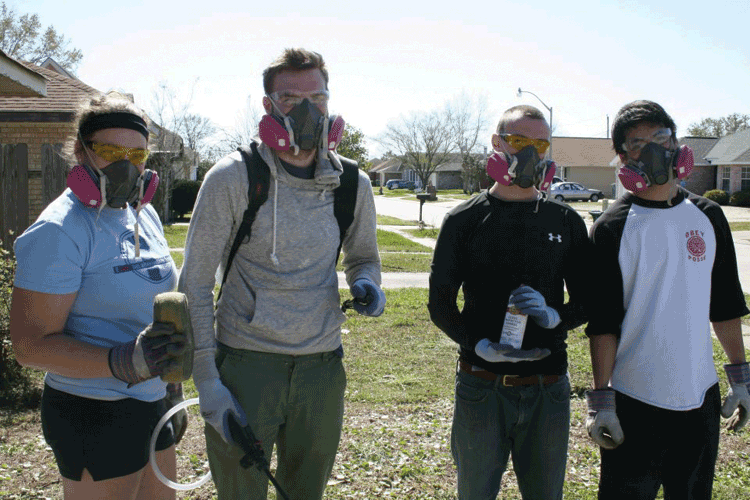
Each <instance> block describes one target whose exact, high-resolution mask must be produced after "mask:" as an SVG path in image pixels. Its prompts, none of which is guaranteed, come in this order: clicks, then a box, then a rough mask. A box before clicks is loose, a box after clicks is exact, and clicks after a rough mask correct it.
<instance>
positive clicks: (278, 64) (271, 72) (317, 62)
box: [263, 49, 328, 94]
mask: <svg viewBox="0 0 750 500" xmlns="http://www.w3.org/2000/svg"><path fill="white" fill-rule="evenodd" d="M305 69H319V70H320V72H321V73H323V80H324V81H325V83H326V89H327V88H328V70H327V69H326V63H325V62H324V61H323V56H321V55H320V54H318V53H317V52H313V51H310V50H305V49H284V52H283V53H282V54H281V55H280V56H279V57H278V58H277V59H276V60H275V61H274V62H272V63H271V64H270V65H269V66H268V67H267V68H266V69H265V70H263V90H264V91H265V92H266V94H270V93H271V92H273V79H274V78H276V75H278V74H279V73H281V72H282V71H302V70H305Z"/></svg>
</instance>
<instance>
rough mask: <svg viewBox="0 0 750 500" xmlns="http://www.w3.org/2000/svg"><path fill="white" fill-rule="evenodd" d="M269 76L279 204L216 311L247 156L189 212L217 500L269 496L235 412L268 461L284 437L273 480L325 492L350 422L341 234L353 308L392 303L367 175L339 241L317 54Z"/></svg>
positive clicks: (272, 206) (271, 198)
mask: <svg viewBox="0 0 750 500" xmlns="http://www.w3.org/2000/svg"><path fill="white" fill-rule="evenodd" d="M263 83H264V89H265V96H264V98H263V106H264V108H265V111H266V113H267V114H266V115H265V116H264V117H263V120H262V121H261V124H260V125H261V126H260V138H261V141H262V143H261V144H259V145H258V147H257V152H254V153H253V154H257V155H260V158H261V159H262V161H263V162H265V164H267V165H268V168H269V169H270V181H269V188H268V200H267V201H266V202H265V203H263V204H262V205H261V206H260V208H259V209H258V212H257V215H256V218H255V221H254V222H253V225H252V235H251V237H250V239H249V241H247V242H245V243H244V244H242V245H240V247H239V250H238V251H237V253H236V255H235V256H234V260H233V262H232V263H231V265H230V266H229V269H228V273H227V274H226V281H225V282H224V284H223V290H222V293H221V295H220V298H219V300H218V302H217V304H216V306H215V308H214V294H213V291H214V287H215V285H216V278H215V277H216V276H217V269H218V271H219V272H221V273H222V274H223V273H224V271H225V267H226V266H227V259H228V256H229V253H230V252H229V250H230V247H231V246H232V243H233V241H234V238H235V235H236V233H237V230H238V227H239V225H240V223H241V222H242V216H243V213H244V211H245V209H246V208H247V206H248V182H249V181H248V176H247V170H246V166H245V163H244V162H243V160H242V157H241V155H240V153H238V152H234V153H232V154H230V155H229V156H227V157H225V158H223V159H222V160H220V161H219V162H218V163H217V164H216V165H214V166H213V168H211V169H210V170H209V172H208V174H206V178H205V180H204V181H203V184H202V186H201V189H200V192H199V194H198V199H197V201H196V203H195V208H194V210H193V213H192V217H191V223H190V229H189V231H188V235H187V241H186V243H185V262H184V265H183V268H182V272H181V275H180V280H179V289H180V291H182V292H184V293H185V294H186V295H187V298H188V302H189V309H190V315H191V319H192V323H193V329H194V335H195V347H196V352H195V363H194V367H193V379H194V380H195V385H196V387H197V389H198V392H199V395H200V407H201V414H202V415H203V418H204V419H205V420H206V422H207V425H206V446H207V449H208V457H209V463H210V466H211V473H212V476H213V478H214V481H215V483H216V487H217V490H218V494H219V499H232V500H234V499H237V498H251V499H265V498H266V496H267V488H268V483H267V479H266V477H265V476H264V475H263V473H261V472H260V471H258V470H257V469H255V468H250V469H247V470H246V469H243V468H242V467H241V466H240V459H241V458H242V456H243V452H242V451H241V450H240V448H239V447H237V446H236V444H235V443H234V441H233V439H232V437H231V433H230V430H229V425H228V420H229V417H230V415H231V416H232V417H234V418H235V419H236V420H237V421H238V422H239V423H240V424H241V425H246V424H249V425H250V427H251V429H252V430H253V431H254V433H255V435H256V437H257V438H258V439H259V440H260V441H261V442H262V444H263V448H264V451H265V453H266V457H267V459H269V460H270V455H271V452H272V449H273V446H274V444H275V445H276V453H277V460H278V465H277V469H276V479H277V480H278V481H279V483H280V485H281V486H282V488H283V489H284V490H285V491H286V493H287V494H288V495H289V497H290V498H293V499H297V498H300V499H301V498H304V499H315V498H322V497H323V491H324V489H325V486H326V482H327V480H328V477H329V475H330V472H331V469H332V468H333V463H334V459H335V457H336V451H337V449H338V444H339V439H340V436H341V427H342V422H343V409H344V390H345V388H346V374H345V372H344V367H343V364H342V357H343V348H342V345H341V329H340V326H341V324H342V323H343V322H344V320H345V319H346V318H345V316H344V314H343V313H342V311H341V308H340V300H341V299H340V297H339V290H338V278H337V276H336V269H335V268H336V260H337V255H338V248H339V244H340V243H341V247H342V250H343V253H344V257H343V265H344V268H345V270H346V279H347V283H349V285H350V289H351V292H352V295H353V296H354V297H355V298H358V299H360V300H359V301H358V302H357V303H355V309H356V310H357V311H358V312H359V313H360V314H365V315H369V316H378V315H380V314H381V313H382V312H383V308H384V307H385V296H384V294H383V292H382V290H381V289H380V286H379V285H380V257H379V254H378V248H377V238H376V220H375V202H374V198H373V195H372V188H371V187H370V182H369V179H368V178H367V175H366V174H364V172H362V171H359V172H358V175H359V179H358V184H357V190H356V203H355V207H354V220H353V222H352V223H351V225H350V226H349V228H348V230H347V232H346V234H345V236H344V238H343V242H341V241H340V240H341V238H340V235H339V226H338V224H337V218H336V217H335V216H334V193H333V191H334V189H335V188H336V187H338V186H339V183H340V179H339V177H340V175H341V173H342V170H343V169H342V165H341V159H340V157H339V156H338V155H337V153H336V152H335V151H334V149H335V144H336V138H335V135H336V134H335V132H334V131H332V130H333V128H334V127H332V126H330V125H329V122H331V123H333V122H334V121H335V119H336V117H329V115H328V108H327V106H328V96H329V94H328V72H327V70H326V68H325V63H324V62H323V58H322V57H321V56H320V54H318V53H315V52H310V51H307V50H303V49H287V50H285V51H284V52H283V54H282V55H281V56H280V57H279V58H278V59H277V60H276V61H274V62H273V63H272V64H271V65H270V66H269V67H268V68H267V69H266V70H265V71H264V73H263ZM339 123H341V122H340V121H339ZM329 129H330V130H329ZM339 137H340V135H339Z"/></svg>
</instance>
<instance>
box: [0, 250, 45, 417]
mask: <svg viewBox="0 0 750 500" xmlns="http://www.w3.org/2000/svg"><path fill="white" fill-rule="evenodd" d="M15 273H16V261H15V259H14V258H13V256H12V255H11V254H10V252H9V251H7V250H5V249H4V248H2V246H1V245H0V407H7V406H15V405H17V404H24V405H31V406H33V405H34V404H35V403H36V402H38V401H39V396H40V391H39V389H38V388H36V387H35V386H34V384H33V383H32V380H31V374H32V371H31V370H28V369H25V368H23V367H22V366H21V365H19V364H18V361H16V357H15V355H14V354H13V345H12V343H11V340H10V304H11V294H12V293H13V277H14V276H15Z"/></svg>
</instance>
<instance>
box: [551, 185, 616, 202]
mask: <svg viewBox="0 0 750 500" xmlns="http://www.w3.org/2000/svg"><path fill="white" fill-rule="evenodd" d="M549 196H550V197H551V198H554V199H556V200H560V201H588V200H591V201H599V200H601V199H602V198H604V193H602V192H601V191H599V190H598V189H589V188H587V187H586V186H584V185H583V184H578V183H577V182H558V183H556V184H552V186H550V188H549Z"/></svg>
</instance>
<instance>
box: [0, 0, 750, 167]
mask: <svg viewBox="0 0 750 500" xmlns="http://www.w3.org/2000/svg"><path fill="white" fill-rule="evenodd" d="M258 3H259V2H247V1H246V2H237V1H230V0H213V1H205V0H204V1H200V2H198V1H194V0H184V1H181V2H154V1H153V0H151V1H142V0H133V1H128V2H106V3H105V2H101V3H98V4H97V3H92V2H91V1H90V0H87V1H83V0H66V1H65V2H61V1H60V0H31V1H19V0H15V1H13V0H10V1H7V2H6V4H7V5H8V6H10V7H13V8H15V10H16V11H17V12H18V13H37V14H39V16H40V20H41V22H42V24H43V25H44V26H47V25H50V24H51V25H53V26H54V27H55V29H56V30H57V31H58V32H60V33H63V34H64V35H65V36H66V37H67V38H68V39H69V40H70V45H71V46H72V47H76V48H78V49H80V50H82V52H83V55H84V57H83V61H82V63H81V64H80V65H79V67H78V69H77V75H78V77H79V78H80V79H81V80H82V81H83V82H85V83H87V84H89V85H91V86H93V87H95V88H97V89H99V90H102V91H107V90H110V89H120V90H124V91H127V92H130V93H132V94H134V96H135V98H136V102H137V104H139V105H140V106H141V107H143V108H145V109H148V108H149V106H150V104H151V102H152V101H153V94H154V91H155V89H156V88H157V87H158V85H159V84H160V83H165V84H167V85H168V86H169V87H171V88H173V89H174V90H175V91H176V92H177V94H178V97H181V98H183V99H187V96H188V93H189V91H190V90H191V89H192V94H193V97H192V111H193V112H196V113H199V114H202V115H204V116H208V117H209V118H211V119H212V120H213V121H214V122H216V123H217V124H218V125H219V126H224V127H231V126H232V125H234V123H235V122H236V120H237V117H238V114H239V112H240V111H241V110H242V109H243V108H244V107H245V106H246V103H247V102H248V99H249V101H250V103H251V104H252V105H254V106H255V107H258V108H259V107H260V99H261V97H262V91H263V90H262V82H261V74H262V71H263V69H264V68H265V67H266V66H267V65H268V63H270V62H271V61H272V60H273V59H274V58H275V57H276V56H277V55H278V54H279V53H280V52H281V51H282V50H283V49H284V48H285V47H293V46H302V47H305V48H309V49H312V50H316V51H318V52H320V53H321V54H322V55H323V56H324V58H325V59H326V63H327V65H328V68H329V72H330V77H331V81H330V90H331V103H330V108H331V111H332V112H336V113H340V114H341V115H342V116H343V117H344V118H345V119H346V120H347V122H348V123H350V124H352V125H354V126H356V127H358V128H360V129H361V130H362V131H363V132H364V133H365V134H366V135H367V136H368V137H369V138H375V137H377V136H379V135H380V134H382V132H383V131H384V129H385V127H386V125H387V124H388V123H389V122H390V121H392V120H396V119H398V117H399V115H402V114H408V113H409V112H412V111H420V110H424V111H428V110H431V109H435V108H439V107H441V106H442V105H443V104H444V103H445V102H446V101H447V100H449V99H451V98H454V97H456V96H457V95H459V94H461V93H466V94H469V95H476V96H484V97H485V98H486V100H487V102H488V106H489V109H488V113H489V115H490V117H491V121H492V122H496V121H497V118H498V117H499V114H500V112H502V111H503V110H504V109H506V108H508V107H510V106H513V105H515V104H520V103H525V104H531V105H535V106H537V107H539V108H540V109H542V111H545V112H546V110H545V109H544V107H543V106H542V105H541V104H539V101H537V100H536V99H535V98H534V97H533V96H530V95H528V94H524V96H523V97H522V98H518V97H516V89H517V88H518V87H521V88H523V89H524V90H529V91H532V92H534V93H535V94H536V95H537V96H539V97H540V98H541V99H542V100H543V101H544V103H545V104H546V105H547V106H551V107H552V108H553V109H554V129H555V135H560V136H581V137H606V129H607V115H609V117H610V123H611V120H612V119H613V118H614V115H615V114H616V112H617V110H618V109H619V108H620V106H622V105H623V104H625V103H627V102H630V101H632V100H635V99H641V98H645V99H651V100H655V101H657V102H659V103H661V104H662V105H663V106H664V107H665V108H666V109H667V111H668V112H669V113H670V114H671V115H672V116H673V118H674V119H675V121H676V123H677V126H678V134H679V133H680V132H684V131H685V130H686V129H687V127H688V126H689V125H690V124H691V123H694V122H698V121H700V120H701V119H703V118H708V117H712V118H718V117H721V116H725V115H727V114H730V113H735V112H736V113H743V114H750V40H749V39H748V37H747V33H748V29H749V28H750V24H749V23H750V21H749V20H750V2H748V1H747V0H737V1H732V0H715V1H712V2H701V3H697V2H696V3H697V4H698V5H695V6H687V5H686V4H687V3H688V2H684V1H679V2H678V1H674V0H661V1H659V2H654V3H655V5H651V6H646V5H643V4H642V3H641V2H636V1H613V0H601V1H598V2H595V1H593V2H588V1H584V2H559V1H548V0H539V1H537V2H534V3H533V5H529V4H528V2H518V1H517V2H504V1H495V2H477V1H474V0H466V1H463V2H440V4H438V3H437V2H432V3H425V2H418V3H417V2H415V3H414V4H413V6H412V3H407V2H396V1H392V0H382V1H380V2H368V3H357V2H351V1H347V2H345V1H341V0H331V1H328V2H305V3H303V2H299V1H298V0H289V1H286V2H267V4H268V6H263V7H261V6H259V5H257V4H258ZM690 3H691V4H692V3H693V2H690ZM254 4H255V5H254ZM487 139H488V142H489V137H488V138H487ZM368 146H369V148H370V150H371V153H377V152H378V151H379V148H378V145H377V143H376V142H375V141H374V140H369V141H368Z"/></svg>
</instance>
